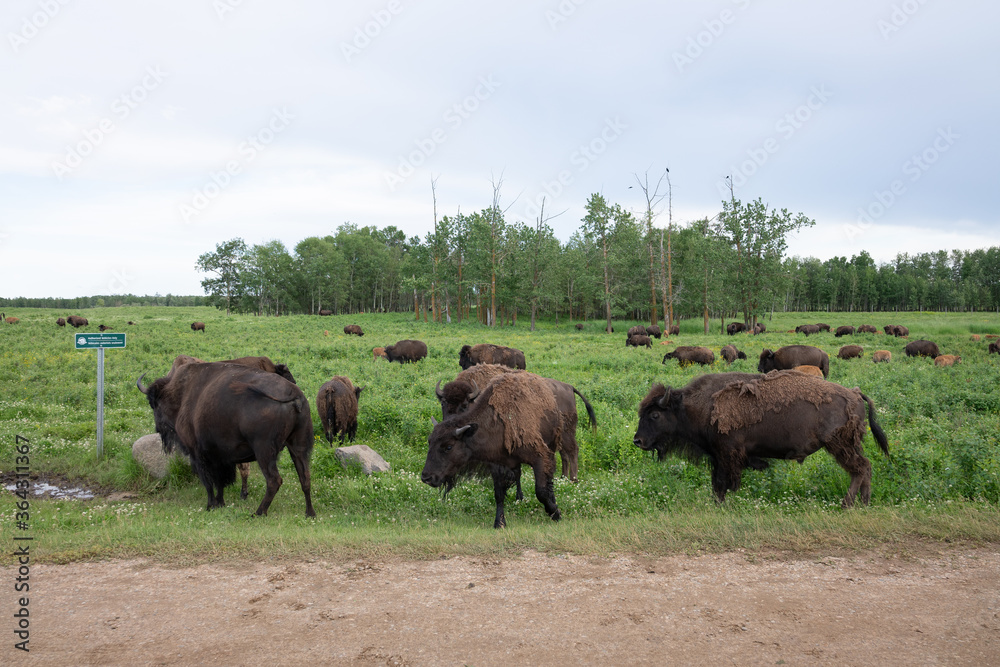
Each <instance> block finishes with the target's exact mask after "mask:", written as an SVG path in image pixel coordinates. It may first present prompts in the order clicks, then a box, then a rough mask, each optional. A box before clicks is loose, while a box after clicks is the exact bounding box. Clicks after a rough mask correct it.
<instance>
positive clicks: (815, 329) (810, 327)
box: [795, 324, 820, 336]
mask: <svg viewBox="0 0 1000 667" xmlns="http://www.w3.org/2000/svg"><path fill="white" fill-rule="evenodd" d="M819 332H820V328H819V325H818V324H800V325H799V326H797V327H795V333H800V334H805V335H807V336H811V335H813V334H818V333H819Z"/></svg>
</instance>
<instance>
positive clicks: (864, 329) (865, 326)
mask: <svg viewBox="0 0 1000 667" xmlns="http://www.w3.org/2000/svg"><path fill="white" fill-rule="evenodd" d="M858 333H873V334H877V333H878V329H876V328H875V327H873V326H872V325H870V324H862V325H861V326H860V327H858Z"/></svg>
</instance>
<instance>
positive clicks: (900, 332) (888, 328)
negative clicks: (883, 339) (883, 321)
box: [882, 324, 910, 338]
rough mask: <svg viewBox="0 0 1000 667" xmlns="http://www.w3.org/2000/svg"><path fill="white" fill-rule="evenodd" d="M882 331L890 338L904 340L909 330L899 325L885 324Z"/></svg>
mask: <svg viewBox="0 0 1000 667" xmlns="http://www.w3.org/2000/svg"><path fill="white" fill-rule="evenodd" d="M882 330H883V331H885V332H886V333H887V334H889V335H891V336H896V337H897V338H905V337H906V336H909V335H910V330H909V329H907V328H906V327H904V326H902V325H899V324H887V325H885V326H884V327H882Z"/></svg>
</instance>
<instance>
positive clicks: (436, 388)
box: [434, 380, 444, 398]
mask: <svg viewBox="0 0 1000 667" xmlns="http://www.w3.org/2000/svg"><path fill="white" fill-rule="evenodd" d="M434 393H435V394H437V397H438V398H444V393H442V391H441V380H438V383H437V385H435V386H434Z"/></svg>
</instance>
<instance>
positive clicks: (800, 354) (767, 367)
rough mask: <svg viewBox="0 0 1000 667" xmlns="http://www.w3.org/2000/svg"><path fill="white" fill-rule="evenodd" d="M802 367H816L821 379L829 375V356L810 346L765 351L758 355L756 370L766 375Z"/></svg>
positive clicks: (794, 346)
mask: <svg viewBox="0 0 1000 667" xmlns="http://www.w3.org/2000/svg"><path fill="white" fill-rule="evenodd" d="M803 365H809V366H817V367H818V368H819V369H820V370H821V371H823V377H829V375H830V355H828V354H827V353H826V352H824V351H823V350H821V349H819V348H818V347H813V346H812V345H786V346H784V347H782V348H779V349H778V351H777V352H774V351H772V350H768V349H765V350H763V351H762V352H761V353H760V362H759V363H758V364H757V370H758V371H759V372H761V373H767V372H768V371H780V370H788V369H792V368H795V367H796V366H803Z"/></svg>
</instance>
